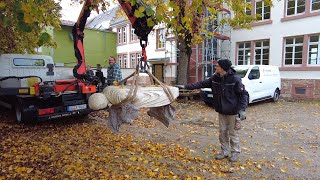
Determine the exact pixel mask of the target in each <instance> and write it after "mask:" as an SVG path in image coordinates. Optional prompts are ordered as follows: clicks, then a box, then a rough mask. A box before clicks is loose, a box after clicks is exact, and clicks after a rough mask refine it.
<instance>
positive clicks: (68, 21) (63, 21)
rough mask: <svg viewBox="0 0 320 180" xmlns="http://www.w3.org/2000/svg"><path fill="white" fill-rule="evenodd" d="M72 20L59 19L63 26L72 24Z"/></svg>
mask: <svg viewBox="0 0 320 180" xmlns="http://www.w3.org/2000/svg"><path fill="white" fill-rule="evenodd" d="M74 23H76V22H74V21H70V20H61V25H64V26H73V25H74Z"/></svg>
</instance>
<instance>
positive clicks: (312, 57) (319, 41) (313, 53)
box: [308, 35, 320, 65]
mask: <svg viewBox="0 0 320 180" xmlns="http://www.w3.org/2000/svg"><path fill="white" fill-rule="evenodd" d="M308 64H310V65H320V36H319V35H311V36H309V57H308Z"/></svg>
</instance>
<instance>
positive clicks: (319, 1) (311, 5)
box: [310, 0, 320, 12]
mask: <svg viewBox="0 0 320 180" xmlns="http://www.w3.org/2000/svg"><path fill="white" fill-rule="evenodd" d="M312 1H313V0H310V12H315V11H320V8H319V9H316V10H312V7H313V4H315V3H312ZM315 1H318V2H316V3H319V4H320V0H315Z"/></svg>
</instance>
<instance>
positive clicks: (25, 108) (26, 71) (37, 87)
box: [0, 54, 96, 122]
mask: <svg viewBox="0 0 320 180" xmlns="http://www.w3.org/2000/svg"><path fill="white" fill-rule="evenodd" d="M55 75H56V74H55V71H54V61H53V59H52V57H50V56H45V55H34V54H1V55H0V105H2V106H4V107H6V108H11V109H14V110H15V114H16V120H17V121H18V122H29V121H37V120H46V119H55V118H60V117H65V116H73V115H85V114H88V113H90V112H91V110H90V109H89V107H88V98H89V96H90V95H91V94H92V93H95V92H96V86H94V85H92V86H91V85H90V84H89V85H88V84H85V83H84V82H82V81H80V80H77V79H67V80H56V76H55Z"/></svg>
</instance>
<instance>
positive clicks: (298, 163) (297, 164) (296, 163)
mask: <svg viewBox="0 0 320 180" xmlns="http://www.w3.org/2000/svg"><path fill="white" fill-rule="evenodd" d="M294 164H295V165H296V166H302V163H301V162H298V161H295V162H294Z"/></svg>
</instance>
